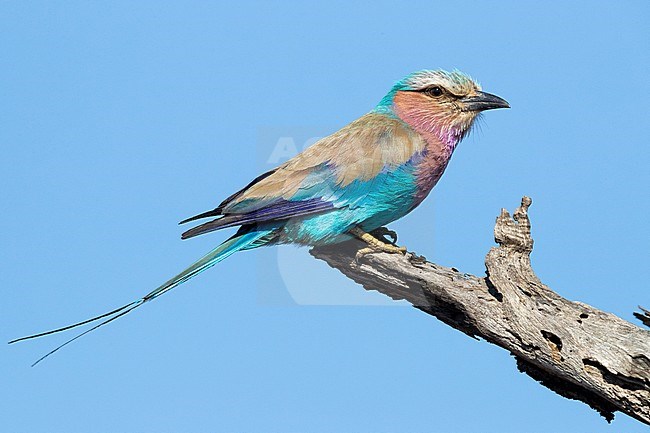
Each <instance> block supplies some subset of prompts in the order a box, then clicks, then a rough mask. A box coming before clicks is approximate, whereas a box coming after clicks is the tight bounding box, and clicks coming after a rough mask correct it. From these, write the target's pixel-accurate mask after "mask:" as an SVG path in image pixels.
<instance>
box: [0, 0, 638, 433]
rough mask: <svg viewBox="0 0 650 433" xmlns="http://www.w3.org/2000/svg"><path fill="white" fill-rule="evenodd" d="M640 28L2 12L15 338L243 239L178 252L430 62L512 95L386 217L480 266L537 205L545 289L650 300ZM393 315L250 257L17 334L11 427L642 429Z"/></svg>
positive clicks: (329, 16) (373, 10)
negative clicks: (183, 224) (276, 166)
mask: <svg viewBox="0 0 650 433" xmlns="http://www.w3.org/2000/svg"><path fill="white" fill-rule="evenodd" d="M552 3H553V2H552ZM649 19H650V4H649V3H648V2H646V1H620V2H598V1H588V2H587V1H586V2H556V3H553V4H551V5H549V3H548V2H545V3H538V4H535V3H533V2H519V1H512V2H482V3H479V2H409V3H401V4H399V3H389V2H381V1H373V2H368V3H365V4H359V5H350V4H348V3H346V2H338V3H337V2H332V3H328V4H322V3H314V4H312V5H305V4H301V3H295V4H288V3H286V4H281V5H265V4H262V3H250V2H237V4H236V5H235V4H234V3H233V4H230V3H226V2H224V3H223V4H220V3H217V2H192V1H183V2H153V1H140V2H126V1H111V2H103V3H100V2H81V1H65V2H63V1H58V2H36V1H15V0H14V1H4V2H2V3H0V23H1V24H2V28H3V31H2V38H1V39H0V83H1V84H0V95H1V98H2V104H0V142H1V143H2V153H1V156H0V170H2V179H3V181H2V182H1V184H0V196H1V197H2V203H3V206H2V209H3V211H2V212H1V213H0V224H1V225H2V227H3V229H4V230H3V236H2V238H3V240H2V244H1V247H0V254H1V255H2V263H3V267H2V269H3V271H2V272H1V273H0V288H1V289H0V290H1V295H2V299H3V302H2V304H1V306H0V325H1V326H0V336H1V337H2V339H4V340H5V341H8V340H10V339H11V338H15V337H18V336H22V335H25V334H28V333H32V332H37V331H42V330H46V329H49V328H52V327H56V326H60V325H64V324H67V323H70V322H73V321H76V320H81V319H84V318H86V317H89V316H92V315H94V314H97V313H100V312H103V311H105V310H107V309H110V308H114V307H116V306H118V305H122V304H123V303H125V302H127V301H129V300H131V299H134V298H137V297H139V296H141V295H143V294H144V293H146V292H148V291H149V290H151V289H152V288H154V287H155V286H157V285H158V284H159V283H160V282H162V281H164V280H166V279H167V278H168V277H169V276H171V275H172V274H173V273H175V272H176V271H178V270H180V269H181V268H182V267H184V266H185V265H187V264H189V263H190V262H191V261H193V260H194V259H196V258H198V257H199V256H200V255H202V254H203V253H204V252H206V251H207V250H209V249H210V248H211V247H213V246H214V245H215V244H217V243H218V242H219V241H220V240H222V239H223V238H224V237H225V236H227V233H215V234H213V235H210V236H204V237H201V238H197V239H193V240H191V241H184V242H181V240H180V233H181V231H182V229H181V228H179V227H178V226H177V225H176V223H177V222H178V221H180V220H181V219H183V218H185V217H188V216H190V215H193V214H195V213H198V212H201V211H204V210H207V209H210V208H212V207H213V206H214V205H216V204H217V203H218V202H219V201H220V200H221V199H222V198H224V197H226V196H228V195H229V194H231V193H232V192H233V191H235V190H236V189H238V188H240V187H241V186H243V185H245V184H246V183H248V181H250V180H251V179H252V178H253V177H255V176H256V175H257V174H259V173H261V172H262V171H263V170H267V169H269V168H271V167H272V163H271V162H272V160H273V158H271V156H272V155H273V152H274V150H277V146H278V145H279V144H278V143H280V144H281V145H282V146H285V147H284V148H283V149H286V148H290V146H295V147H296V148H301V147H302V146H304V145H305V143H308V142H310V140H312V139H313V138H314V137H318V136H322V135H325V134H328V133H331V132H334V131H335V130H337V129H338V128H340V127H342V126H343V125H345V124H346V123H348V122H350V121H352V120H354V119H355V118H357V117H359V116H360V115H362V114H364V113H365V112H367V111H369V110H370V109H371V108H372V107H373V106H374V105H375V104H376V103H377V102H378V101H379V100H380V99H381V97H382V96H383V95H384V94H385V93H386V92H387V91H388V89H389V88H390V86H391V84H392V83H393V82H394V81H396V80H398V79H400V78H401V77H402V76H404V75H406V74H407V73H409V72H411V71H413V70H417V69H423V68H437V67H442V68H447V69H451V68H459V69H460V70H462V71H465V72H467V73H469V74H470V75H472V76H473V77H475V78H476V79H477V80H479V81H480V82H481V83H482V85H483V87H484V89H485V90H486V91H489V92H492V93H496V94H498V95H500V96H502V97H504V98H506V99H507V100H508V101H509V102H510V103H511V105H512V109H511V110H500V111H495V112H489V113H486V115H485V116H484V120H483V122H482V126H481V128H480V130H479V131H476V132H475V133H474V134H473V135H472V136H471V137H469V138H468V139H466V140H465V141H464V142H463V143H462V144H461V145H460V147H459V148H458V150H457V152H456V154H455V155H454V158H453V160H452V161H451V164H450V167H449V169H448V171H447V173H446V174H445V175H444V177H443V178H442V180H441V182H440V183H439V185H438V186H437V187H436V189H435V191H434V193H433V194H432V196H430V197H429V198H428V199H427V201H425V203H424V204H423V205H422V206H421V207H420V208H418V209H417V210H416V211H415V212H413V213H412V214H410V215H409V216H407V217H406V218H404V219H403V220H401V221H398V222H397V223H395V224H393V225H392V228H394V229H395V230H397V231H398V232H399V234H400V242H401V243H403V244H404V245H407V246H408V247H409V248H410V249H411V250H413V251H416V252H418V253H420V254H424V255H426V256H427V257H428V258H429V259H430V260H433V261H435V262H437V263H440V264H442V265H447V266H455V267H457V268H459V269H460V270H462V271H463V272H469V273H474V274H478V275H482V274H483V272H484V266H483V259H484V256H485V254H486V253H487V251H488V249H489V248H490V247H491V246H492V245H493V237H492V228H493V224H494V219H495V217H496V216H497V215H498V213H499V210H500V208H501V207H507V208H509V209H510V210H512V209H514V207H515V206H516V205H517V204H518V203H519V200H520V198H521V196H522V195H524V194H526V195H530V196H531V197H532V198H533V200H534V203H533V206H532V208H531V219H532V222H533V236H534V238H535V250H534V252H533V256H532V260H533V266H534V268H535V270H536V271H537V273H538V275H539V276H540V278H541V279H542V280H543V281H544V282H545V283H546V284H548V285H549V286H551V287H552V288H553V289H555V290H556V291H557V292H559V293H560V294H562V295H563V296H565V297H567V298H569V299H573V300H580V301H582V302H586V303H589V304H591V305H593V306H595V307H598V308H601V309H603V310H606V311H610V312H613V313H615V314H617V315H619V316H621V317H623V318H625V319H627V320H631V321H633V320H634V319H633V317H632V311H633V310H634V309H635V308H636V306H637V304H641V305H646V306H650V296H649V295H648V290H647V286H648V283H647V276H646V272H645V271H647V269H648V260H649V259H650V254H648V251H649V249H648V239H650V230H649V228H648V224H647V220H648V216H649V213H650V205H649V204H648V200H647V198H644V197H647V194H648V193H647V188H648V185H649V184H650V175H649V170H648V166H649V165H650V152H649V151H648V136H649V133H650V127H649V123H648V121H647V99H648V95H649V93H650V78H649V75H648V70H649V69H650V49H649V48H650V47H649V46H648V45H649V44H648V41H649V40H650V37H649V36H650V35H649V34H648V33H649V32H648V26H647V22H648V20H649ZM292 143H293V144H292ZM287 146H289V147H287ZM269 161H271V162H269ZM387 304H390V303H388V302H386V301H385V300H384V299H383V298H382V297H381V296H380V295H378V294H376V293H366V292H365V291H363V289H361V288H360V287H358V286H355V285H354V284H352V283H350V282H349V281H347V280H345V279H344V278H343V277H341V276H340V275H337V274H336V273H335V272H334V271H332V270H331V269H329V268H328V267H327V266H326V265H324V264H322V263H318V262H315V261H313V260H311V259H310V257H309V255H308V253H307V250H305V249H294V248H291V247H284V248H281V249H263V250H257V251H253V252H247V253H242V254H237V255H235V256H233V257H231V258H230V259H228V260H227V261H226V262H224V263H222V264H221V265H219V266H218V267H217V268H214V269H212V270H210V271H209V272H207V273H205V274H203V275H202V276H201V277H199V278H197V279H195V280H192V281H191V282H190V283H188V284H186V285H184V286H182V287H181V288H179V289H177V290H175V291H173V292H171V293H169V294H167V295H165V296H164V297H161V298H159V299H158V300H156V302H155V303H152V304H148V305H147V306H146V308H142V309H140V310H138V311H137V312H136V313H134V314H132V315H129V316H127V317H125V318H123V319H122V320H120V321H117V322H115V323H113V324H112V325H111V326H110V327H106V328H103V329H101V330H99V331H98V332H95V333H94V334H92V335H90V336H87V337H86V338H84V339H82V340H80V341H78V342H76V343H75V344H73V345H71V346H69V347H67V348H66V349H65V350H63V351H61V352H60V353H57V354H56V355H55V356H53V357H51V358H50V359H48V360H47V361H46V362H44V363H43V364H41V365H39V366H38V367H36V368H29V365H30V363H31V362H32V361H34V360H35V359H37V358H38V357H39V356H40V355H42V354H43V353H45V352H47V351H48V350H49V349H51V348H52V347H53V346H55V345H56V344H58V343H60V342H62V341H63V340H64V339H65V336H56V337H51V338H46V339H42V340H37V341H32V342H29V343H24V344H20V345H12V346H6V345H5V346H4V347H2V349H1V350H2V352H1V354H0V357H1V359H2V363H1V369H2V370H1V373H0V381H1V382H0V385H1V386H2V389H3V390H4V392H3V393H2V397H0V419H2V420H3V421H2V424H3V430H4V431H8V432H9V431H10V432H14V433H20V432H30V433H33V432H48V433H51V432H66V433H71V432H89V431H92V432H118V431H119V432H158V433H160V432H181V431H182V432H215V431H224V432H225V431H231V432H232V431H242V432H244V431H245V432H299V431H309V432H331V431H349V432H397V431H408V432H429V431H444V432H451V431H481V432H500V433H503V432H520V431H526V432H529V433H534V432H547V431H558V432H559V431H572V432H613V431H626V432H641V431H646V429H645V427H644V426H642V425H641V424H639V423H637V422H636V421H634V420H632V419H630V418H629V417H627V416H625V415H622V414H618V415H617V418H616V420H615V421H614V423H613V425H608V424H607V423H605V421H604V420H603V419H602V418H600V417H599V416H598V415H597V414H596V413H595V412H594V411H592V410H590V409H588V408H587V407H586V406H585V405H583V404H581V403H577V402H574V401H569V400H566V399H563V398H561V397H559V396H557V395H555V394H553V393H552V392H551V391H549V390H547V389H545V388H543V387H541V386H539V385H538V384H537V383H535V382H534V381H533V380H532V379H530V378H528V377H527V376H524V375H522V374H520V373H518V372H517V371H516V367H515V362H514V360H513V358H512V357H511V356H509V355H508V354H507V353H506V352H505V351H503V350H501V349H499V348H496V347H494V346H490V345H488V344H486V343H485V342H478V341H474V340H472V339H470V338H468V337H466V336H465V335H463V334H461V333H459V332H457V331H454V330H452V329H450V328H448V327H447V326H446V325H444V324H442V323H440V322H438V321H437V320H435V319H433V318H431V317H429V316H427V315H425V314H423V313H421V312H418V311H416V310H414V309H412V308H409V307H406V306H403V305H398V306H394V305H387Z"/></svg>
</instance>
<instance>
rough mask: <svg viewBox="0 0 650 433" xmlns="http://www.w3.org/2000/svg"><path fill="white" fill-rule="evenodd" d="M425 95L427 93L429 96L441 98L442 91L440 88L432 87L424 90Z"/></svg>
mask: <svg viewBox="0 0 650 433" xmlns="http://www.w3.org/2000/svg"><path fill="white" fill-rule="evenodd" d="M426 93H427V94H428V95H429V96H435V97H438V96H442V93H443V91H442V88H441V87H438V86H433V87H429V88H428V89H427V90H426Z"/></svg>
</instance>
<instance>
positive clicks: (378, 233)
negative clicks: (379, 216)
mask: <svg viewBox="0 0 650 433" xmlns="http://www.w3.org/2000/svg"><path fill="white" fill-rule="evenodd" d="M370 234H371V235H373V236H374V237H376V238H377V239H379V240H381V241H384V243H387V244H391V245H395V244H396V243H397V232H396V231H395V230H390V229H389V228H388V227H379V228H378V229H374V230H373V231H371V232H370ZM387 237H388V238H390V239H391V240H388V239H387Z"/></svg>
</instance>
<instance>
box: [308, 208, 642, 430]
mask: <svg viewBox="0 0 650 433" xmlns="http://www.w3.org/2000/svg"><path fill="white" fill-rule="evenodd" d="M531 202H532V201H531V199H530V198H528V197H524V198H523V199H522V202H521V206H520V207H519V208H517V210H516V211H515V213H514V215H513V218H511V217H510V214H509V213H508V212H507V211H506V210H505V209H502V210H501V215H499V216H498V217H497V220H496V225H495V228H494V237H495V240H496V242H497V243H498V244H499V246H497V247H493V248H492V249H491V250H490V251H489V252H488V254H487V257H486V258H485V265H486V268H487V270H486V274H487V276H486V277H476V276H473V275H469V274H464V273H462V272H459V271H458V270H456V269H454V268H451V269H450V268H446V267H442V266H438V265H436V264H433V263H429V262H427V261H426V260H425V259H424V258H423V257H418V256H417V255H415V254H412V253H408V254H407V255H406V256H402V255H399V254H386V253H377V254H369V255H367V256H364V257H363V258H362V259H360V261H359V262H358V263H357V262H355V259H354V257H355V254H356V252H357V251H358V249H359V248H360V247H362V245H360V244H359V242H358V241H349V242H347V243H344V244H339V245H334V246H328V247H316V248H313V249H312V250H311V254H312V255H313V256H314V257H316V258H319V259H321V260H324V261H326V262H327V263H328V264H329V265H330V266H332V267H333V268H336V269H338V270H339V271H341V272H342V273H343V274H345V275H346V276H347V277H349V278H351V279H352V280H354V281H356V282H357V283H359V284H361V285H362V286H363V287H364V288H365V289H367V290H377V291H379V292H381V293H383V294H385V295H387V296H390V297H391V298H393V299H396V300H397V299H404V300H406V301H408V302H410V303H411V304H412V305H413V306H414V307H416V308H418V309H420V310H422V311H424V312H426V313H427V314H430V315H432V316H435V317H437V318H438V319H440V320H441V321H443V322H444V323H446V324H448V325H449V326H451V327H453V328H455V329H458V330H460V331H462V332H464V333H465V334H467V335H469V336H472V337H480V338H482V339H484V340H486V341H488V342H490V343H492V344H496V345H497V346H500V347H502V348H504V349H506V350H508V351H509V352H510V353H511V354H512V355H513V356H514V357H515V359H516V361H517V367H518V369H519V370H520V371H522V372H524V373H526V374H527V375H529V376H530V377H532V378H533V379H535V380H537V381H539V382H540V383H541V384H542V385H544V386H546V387H547V388H550V389H551V390H553V391H555V392H556V393H558V394H560V395H562V396H564V397H567V398H571V399H575V400H580V401H582V402H584V403H586V404H588V405H589V406H591V407H592V408H593V409H595V410H597V411H598V412H599V413H600V414H601V415H602V416H603V417H605V418H606V419H607V420H608V421H611V420H612V419H613V418H614V412H615V411H617V410H618V411H621V412H624V413H626V414H628V415H630V416H632V417H634V418H636V419H637V420H639V421H641V422H643V423H645V424H649V425H650V331H647V330H644V329H641V328H639V327H637V326H635V325H633V324H631V323H629V322H627V321H625V320H623V319H621V318H619V317H617V316H615V315H613V314H610V313H606V312H604V311H600V310H598V309H596V308H594V307H591V306H589V305H587V304H583V303H580V302H572V301H569V300H567V299H564V298H562V297H561V296H560V295H558V294H557V293H555V292H553V291H552V290H551V289H550V288H549V287H547V286H546V285H544V284H543V283H542V282H541V281H540V280H539V278H537V276H536V275H535V273H534V272H533V269H532V267H531V264H530V253H531V251H532V249H533V239H532V237H531V235H530V220H529V219H528V213H527V211H528V207H529V206H530V204H531ZM646 313H647V312H646Z"/></svg>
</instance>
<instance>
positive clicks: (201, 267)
mask: <svg viewBox="0 0 650 433" xmlns="http://www.w3.org/2000/svg"><path fill="white" fill-rule="evenodd" d="M270 233H271V231H270V230H261V231H255V230H253V231H248V232H242V231H240V232H238V233H237V234H236V235H234V236H233V237H231V238H230V239H228V240H227V241H225V242H223V243H222V244H221V245H219V246H218V247H217V248H215V249H213V250H212V251H210V252H209V253H208V254H206V255H205V256H203V257H202V258H200V259H199V260H197V261H196V262H194V263H193V264H192V265H191V266H189V267H188V268H187V269H185V270H184V271H183V272H181V273H180V274H178V275H176V276H175V277H173V278H171V279H170V280H169V281H167V282H165V283H163V284H162V285H160V286H159V287H158V288H156V289H155V290H152V291H151V292H149V293H147V294H146V295H145V296H143V297H142V298H140V299H137V300H135V301H133V302H131V303H128V304H126V305H124V306H122V307H120V308H116V309H115V310H113V311H109V312H108V313H104V314H101V315H99V316H96V317H93V318H91V319H87V320H84V321H82V322H78V323H75V324H73V325H68V326H64V327H62V328H58V329H53V330H51V331H47V332H41V333H40V334H34V335H29V336H27V337H22V338H17V339H15V340H11V341H10V342H9V344H12V343H17V342H19V341H24V340H30V339H32V338H38V337H43V336H45V335H50V334H55V333H57V332H62V331H67V330H68V329H72V328H76V327H78V326H83V325H86V324H88V323H92V322H96V321H98V320H101V319H105V320H103V321H101V322H99V323H98V324H96V325H94V326H93V327H92V328H90V329H87V330H86V331H84V332H82V333H80V334H78V335H76V336H74V337H73V338H71V339H69V340H67V341H66V342H64V343H63V344H61V345H59V346H57V347H56V348H54V349H53V350H51V351H49V352H48V353H46V354H45V355H43V356H42V357H40V358H39V359H37V360H36V362H34V363H33V364H32V367H33V366H35V365H36V364H38V363H39V362H41V361H42V360H44V359H45V358H47V357H48V356H50V355H52V354H53V353H54V352H56V351H57V350H59V349H61V348H63V347H64V346H67V345H68V344H70V343H72V342H73V341H75V340H76V339H78V338H81V337H83V336H84V335H86V334H88V333H89V332H92V331H94V330H95V329H97V328H99V327H100V326H104V325H106V324H107V323H110V322H112V321H113V320H115V319H117V318H119V317H122V316H124V315H126V314H128V313H130V312H131V311H133V310H135V309H136V308H138V307H140V306H141V305H142V304H144V303H145V302H149V301H151V300H152V299H155V298H157V297H158V296H160V295H162V294H163V293H165V292H167V291H169V290H171V289H173V288H174V287H176V286H179V285H181V284H183V283H184V282H186V281H187V280H189V279H190V278H192V277H194V276H195V275H198V274H200V273H201V272H203V271H205V270H206V269H208V268H210V267H212V266H214V265H216V264H217V263H219V262H220V261H222V260H224V259H226V258H227V257H230V256H231V255H232V254H234V253H236V252H237V251H241V250H247V249H251V248H256V247H258V246H261V245H263V244H264V242H262V241H263V238H264V237H265V236H268V235H269V234H270Z"/></svg>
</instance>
